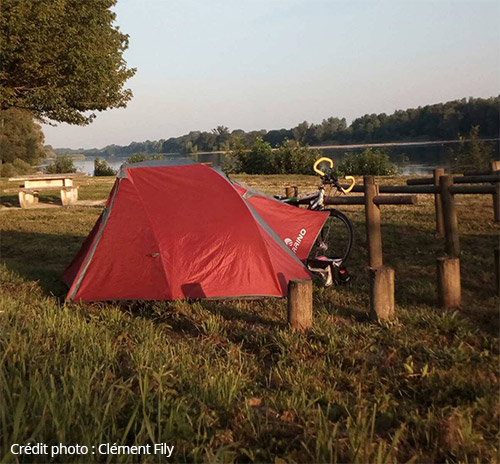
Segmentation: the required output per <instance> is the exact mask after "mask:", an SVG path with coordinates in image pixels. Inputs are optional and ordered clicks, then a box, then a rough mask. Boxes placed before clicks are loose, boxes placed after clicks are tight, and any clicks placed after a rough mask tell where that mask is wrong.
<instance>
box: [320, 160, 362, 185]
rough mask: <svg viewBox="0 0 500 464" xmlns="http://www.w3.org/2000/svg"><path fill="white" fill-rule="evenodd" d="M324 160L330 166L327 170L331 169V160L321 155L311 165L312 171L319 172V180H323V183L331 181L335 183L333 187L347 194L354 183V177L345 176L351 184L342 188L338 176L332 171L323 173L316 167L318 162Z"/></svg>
mask: <svg viewBox="0 0 500 464" xmlns="http://www.w3.org/2000/svg"><path fill="white" fill-rule="evenodd" d="M324 161H326V162H327V163H328V164H329V165H330V168H329V169H328V170H329V171H332V169H333V160H332V159H331V158H326V157H322V158H320V159H318V160H316V161H315V163H314V165H313V169H314V172H316V173H317V174H319V175H320V176H321V180H322V181H323V183H324V184H327V183H331V184H333V185H335V187H337V189H338V190H340V191H341V192H342V193H344V194H348V193H349V192H350V191H351V190H352V189H353V188H354V185H355V184H356V180H355V179H354V177H353V176H345V179H346V180H349V181H351V185H349V187H347V188H346V189H345V188H343V187H342V186H341V185H340V184H339V182H338V178H337V176H336V175H335V174H334V173H332V172H327V173H325V172H324V171H322V170H321V169H319V168H318V166H319V164H320V163H322V162H324Z"/></svg>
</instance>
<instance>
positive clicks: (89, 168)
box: [74, 140, 499, 175]
mask: <svg viewBox="0 0 500 464" xmlns="http://www.w3.org/2000/svg"><path fill="white" fill-rule="evenodd" d="M493 143H494V144H495V157H497V158H498V155H499V141H498V140H497V141H495V142H493ZM451 146H452V143H450V142H439V143H434V144H428V143H427V144H422V145H415V144H401V145H391V146H390V147H383V148H384V149H385V150H386V151H387V152H388V153H389V156H390V159H391V161H392V162H393V163H394V164H395V165H396V166H397V168H398V171H399V173H400V174H402V175H428V174H430V173H432V170H433V169H434V168H436V167H447V166H448V165H449V162H448V158H449V151H450V148H451ZM365 147H366V146H361V145H358V146H348V147H342V146H339V147H329V148H325V149H322V150H321V151H322V152H323V154H324V155H325V156H328V157H330V158H332V159H333V160H334V161H335V163H339V162H341V161H342V158H343V157H344V154H345V153H360V152H362V151H363V150H364V149H365ZM165 156H166V157H168V158H178V157H182V155H180V154H171V155H170V154H169V155H165ZM191 156H192V158H193V159H195V160H196V161H200V162H212V163H213V165H214V166H217V167H218V166H220V165H221V163H222V161H223V159H224V156H225V155H224V153H220V152H218V153H203V154H198V155H191ZM94 159H95V158H94V157H90V156H87V157H86V158H85V160H75V161H74V164H75V166H76V167H77V169H78V170H79V171H80V172H84V173H85V174H87V175H93V174H94ZM126 159H127V158H118V157H117V158H109V159H107V162H108V164H109V165H110V166H111V167H112V168H113V169H115V170H118V169H119V168H120V166H121V165H122V164H123V163H124V162H125V161H126Z"/></svg>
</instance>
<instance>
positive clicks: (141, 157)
mask: <svg viewBox="0 0 500 464" xmlns="http://www.w3.org/2000/svg"><path fill="white" fill-rule="evenodd" d="M161 159H163V155H149V156H147V155H145V154H144V153H141V152H139V153H134V154H133V155H132V156H129V158H128V159H127V163H128V164H133V163H141V162H143V161H153V160H161Z"/></svg>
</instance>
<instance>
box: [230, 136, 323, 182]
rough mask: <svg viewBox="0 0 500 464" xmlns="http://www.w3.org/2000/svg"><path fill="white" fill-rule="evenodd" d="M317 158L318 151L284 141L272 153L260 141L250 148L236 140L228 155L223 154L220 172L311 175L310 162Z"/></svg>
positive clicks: (269, 147)
mask: <svg viewBox="0 0 500 464" xmlns="http://www.w3.org/2000/svg"><path fill="white" fill-rule="evenodd" d="M319 156H320V152H319V151H318V150H311V149H310V148H309V147H307V146H305V145H301V144H300V143H298V142H297V141H295V140H285V141H284V142H283V143H282V144H281V145H279V146H278V148H277V149H276V150H274V151H273V149H272V148H271V145H270V144H269V143H268V142H264V141H263V139H262V137H257V138H256V139H255V141H254V143H253V145H252V146H251V147H250V148H247V147H246V146H245V144H244V143H243V141H242V139H241V138H240V137H236V138H235V139H234V140H233V143H232V147H231V151H229V152H228V153H226V157H225V159H224V164H223V169H224V172H226V173H233V172H245V173H247V174H312V173H313V169H312V166H313V164H314V160H315V159H317V158H318V157H319Z"/></svg>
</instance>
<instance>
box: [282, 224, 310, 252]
mask: <svg viewBox="0 0 500 464" xmlns="http://www.w3.org/2000/svg"><path fill="white" fill-rule="evenodd" d="M306 233H307V231H306V229H300V232H299V235H298V236H297V238H296V239H295V242H294V241H293V240H292V239H291V238H285V239H284V240H283V241H284V242H285V245H286V246H287V247H289V248H291V249H292V251H293V252H294V253H297V250H298V249H299V246H300V242H302V239H303V238H304V235H306Z"/></svg>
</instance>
